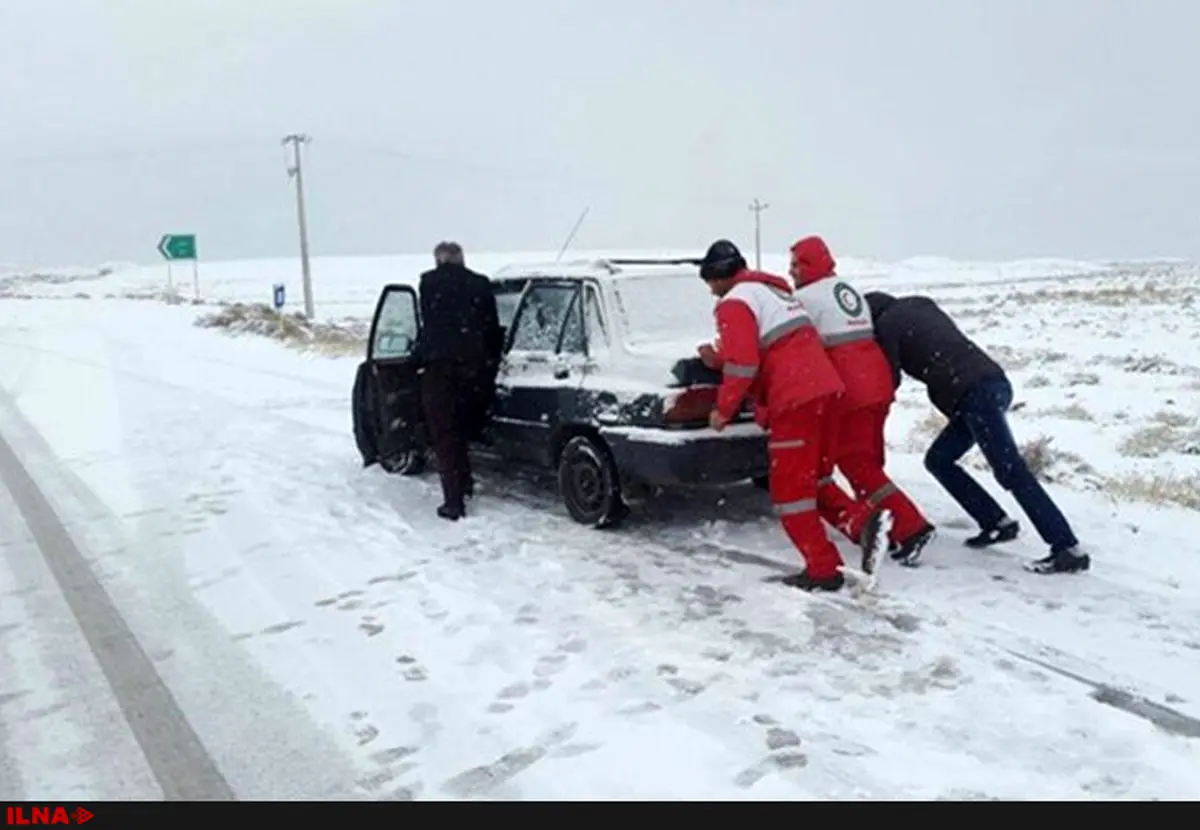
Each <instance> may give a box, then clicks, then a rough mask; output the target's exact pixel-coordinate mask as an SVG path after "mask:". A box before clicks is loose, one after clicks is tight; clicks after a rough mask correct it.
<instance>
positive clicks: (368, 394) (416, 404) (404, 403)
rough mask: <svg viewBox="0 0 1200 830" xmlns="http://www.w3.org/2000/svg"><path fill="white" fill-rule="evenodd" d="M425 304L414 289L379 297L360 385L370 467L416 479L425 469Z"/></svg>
mask: <svg viewBox="0 0 1200 830" xmlns="http://www.w3.org/2000/svg"><path fill="white" fill-rule="evenodd" d="M420 334H421V319H420V304H419V302H418V299H417V292H416V290H415V289H414V288H413V287H412V286H409V285H387V286H385V287H384V289H383V292H382V293H381V294H380V295H379V302H378V303H377V304H376V306H375V317H374V319H373V320H372V321H371V333H370V337H369V339H368V341H367V359H366V361H364V362H363V363H362V364H361V365H360V366H359V367H358V372H357V375H356V376H355V379H354V396H353V397H354V404H353V406H354V434H355V440H356V442H357V443H358V449H359V452H360V453H362V456H363V464H364V466H368V467H369V466H371V465H372V464H374V463H376V462H378V463H379V464H380V466H382V467H383V468H384V469H385V470H387V471H388V472H392V473H416V472H419V471H420V469H421V467H423V464H424V458H425V440H424V425H423V423H422V419H421V394H420V393H421V389H420V360H419V357H418V355H417V352H416V347H417V340H418V338H419V337H420Z"/></svg>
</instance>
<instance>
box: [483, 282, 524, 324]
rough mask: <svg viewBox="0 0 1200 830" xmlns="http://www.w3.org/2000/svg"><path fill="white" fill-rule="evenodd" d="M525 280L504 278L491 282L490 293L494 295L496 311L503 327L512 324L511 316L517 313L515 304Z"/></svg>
mask: <svg viewBox="0 0 1200 830" xmlns="http://www.w3.org/2000/svg"><path fill="white" fill-rule="evenodd" d="M527 282H528V280H505V281H504V282H496V283H492V294H493V295H495V297H496V313H497V314H498V315H499V317H500V325H501V326H502V327H503V328H508V327H509V326H510V325H512V319H513V316H514V315H515V314H516V313H517V304H518V303H520V302H521V292H522V291H524V290H525V284H526V283H527Z"/></svg>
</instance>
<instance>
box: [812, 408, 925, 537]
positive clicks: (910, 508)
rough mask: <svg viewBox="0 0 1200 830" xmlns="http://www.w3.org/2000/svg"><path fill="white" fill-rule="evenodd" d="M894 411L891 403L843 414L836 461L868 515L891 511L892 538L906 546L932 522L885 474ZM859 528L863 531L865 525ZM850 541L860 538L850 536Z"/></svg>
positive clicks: (840, 414) (840, 415) (840, 422)
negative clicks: (889, 423) (886, 436)
mask: <svg viewBox="0 0 1200 830" xmlns="http://www.w3.org/2000/svg"><path fill="white" fill-rule="evenodd" d="M890 409H891V405H890V404H882V405H880V406H867V407H861V408H859V409H854V410H851V411H849V412H840V413H839V417H838V435H837V438H838V443H837V447H836V449H835V452H834V461H835V463H836V464H837V467H838V469H840V470H841V471H842V475H844V476H845V477H846V480H847V481H849V482H850V486H851V487H853V488H854V495H855V497H856V498H857V499H858V502H857V503H858V504H863V505H865V506H866V509H867V513H868V515H869V514H870V512H871V511H873V510H874V509H876V508H884V509H886V510H890V511H891V513H892V534H891V535H892V539H893V540H895V541H896V542H899V543H904V542H905V541H907V540H908V539H909V538H911V537H912V536H913V535H914V534H916V533H918V532H920V531H921V530H923V529H924V528H925V527H926V526H927V525H928V524H929V522H928V521H927V520H926V518H925V517H924V516H923V515H922V514H921V511H920V509H919V508H918V507H917V506H916V505H915V504H913V502H912V500H911V499H910V498H909V497H908V496H907V495H905V493H904V491H903V490H901V489H900V488H899V487H897V486H896V484H895V483H894V482H893V481H892V480H891V479H890V478H888V475H887V473H885V472H884V465H885V456H886V454H887V450H886V443H885V440H884V424H885V423H886V422H887V416H888V411H889V410H890ZM838 492H839V493H840V492H841V491H840V490H839V491H838ZM822 515H824V511H822ZM831 524H832V522H831ZM839 529H840V526H839ZM858 529H859V531H860V532H861V530H862V526H861V525H859V526H858ZM843 532H846V531H845V530H843ZM847 535H850V534H849V533H847ZM850 538H852V539H857V538H858V537H857V536H852V535H850Z"/></svg>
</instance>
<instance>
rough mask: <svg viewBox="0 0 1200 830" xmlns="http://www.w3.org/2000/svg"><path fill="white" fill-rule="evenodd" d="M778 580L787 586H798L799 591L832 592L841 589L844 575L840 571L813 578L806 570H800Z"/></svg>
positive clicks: (844, 578)
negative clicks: (821, 577) (831, 574)
mask: <svg viewBox="0 0 1200 830" xmlns="http://www.w3.org/2000/svg"><path fill="white" fill-rule="evenodd" d="M779 581H780V582H782V583H783V584H784V585H786V586H788V587H789V588H799V589H800V590H801V591H808V592H809V593H812V592H813V591H828V592H831V593H832V592H834V591H840V590H842V587H843V586H844V585H845V584H846V577H844V576H842V575H841V574H840V573H835V574H834V575H833V576H827V577H824V578H823V579H813V578H812V577H810V576H809V575H808V572H807V571H801V572H800V573H798V574H792V575H791V576H785V577H783V579H780V580H779Z"/></svg>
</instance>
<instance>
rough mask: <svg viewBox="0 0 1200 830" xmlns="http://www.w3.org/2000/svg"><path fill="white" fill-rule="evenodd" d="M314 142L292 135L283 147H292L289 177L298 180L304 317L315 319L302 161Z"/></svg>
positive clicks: (310, 138)
mask: <svg viewBox="0 0 1200 830" xmlns="http://www.w3.org/2000/svg"><path fill="white" fill-rule="evenodd" d="M310 141H312V137H311V136H307V135H303V134H301V133H292V134H291V135H289V136H286V137H284V139H283V145H284V146H285V147H286V146H287V145H289V144H290V145H292V161H291V164H290V165H289V166H288V176H289V177H290V178H293V179H295V180H296V220H297V222H298V223H299V225H300V273H301V274H302V275H303V278H304V316H305V317H307V318H308V319H309V320H311V319H313V316H314V311H313V292H312V268H311V267H310V266H309V263H308V219H307V217H306V216H305V213H304V167H303V163H302V161H301V155H300V145H302V144H308V143H309V142H310Z"/></svg>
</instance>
